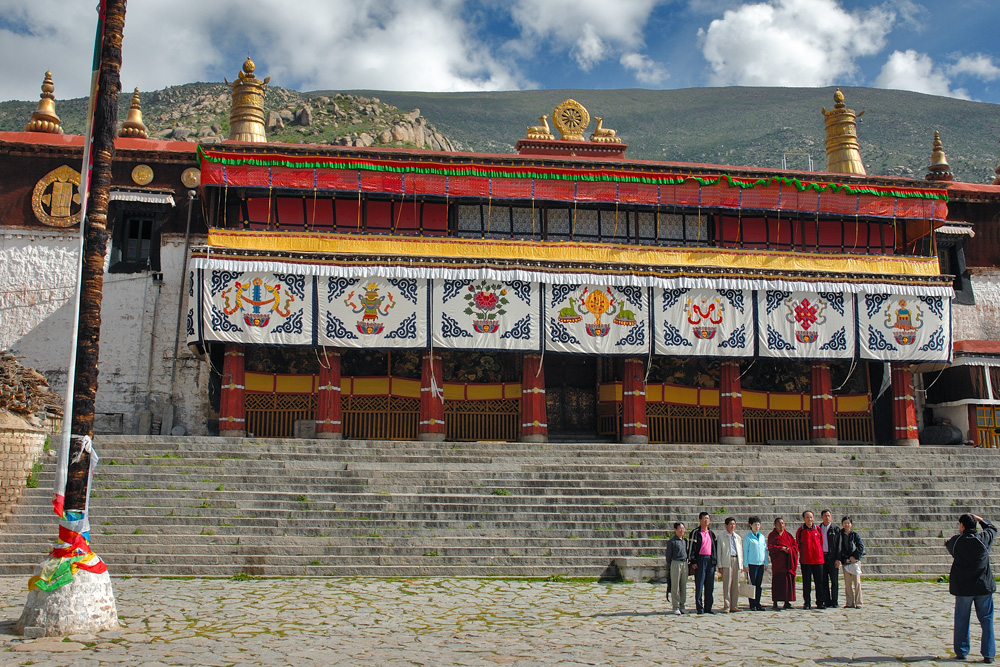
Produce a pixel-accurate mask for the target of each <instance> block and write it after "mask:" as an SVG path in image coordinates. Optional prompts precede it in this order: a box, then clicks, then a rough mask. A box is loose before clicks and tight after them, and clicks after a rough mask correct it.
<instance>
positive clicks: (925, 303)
mask: <svg viewBox="0 0 1000 667" xmlns="http://www.w3.org/2000/svg"><path fill="white" fill-rule="evenodd" d="M858 336H859V337H860V339H861V358H862V359H877V360H879V361H950V360H951V348H952V341H951V299H947V298H945V297H941V296H907V295H902V294H863V295H859V297H858Z"/></svg>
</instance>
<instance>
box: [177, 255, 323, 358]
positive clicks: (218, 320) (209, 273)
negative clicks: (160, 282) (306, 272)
mask: <svg viewBox="0 0 1000 667" xmlns="http://www.w3.org/2000/svg"><path fill="white" fill-rule="evenodd" d="M204 274H205V275H204V278H205V280H203V281H202V313H201V316H202V318H203V321H202V323H201V324H202V326H201V331H202V336H203V339H204V340H212V341H222V342H226V343H241V344H244V345H309V344H311V343H312V341H313V291H314V285H313V277H312V276H303V275H297V274H289V273H269V272H259V271H224V270H220V269H209V270H206V271H204ZM192 319H193V317H192ZM188 330H189V332H190V331H193V326H189V327H188Z"/></svg>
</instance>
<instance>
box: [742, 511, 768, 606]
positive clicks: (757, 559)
mask: <svg viewBox="0 0 1000 667" xmlns="http://www.w3.org/2000/svg"><path fill="white" fill-rule="evenodd" d="M747 523H748V524H749V525H750V532H749V533H747V534H746V535H744V536H743V564H744V565H745V568H744V571H749V574H750V583H751V584H753V585H754V586H756V587H757V590H756V593H757V595H756V596H755V597H754V599H753V600H750V611H766V610H765V609H764V607H762V606H761V604H760V593H761V589H762V586H761V584H762V583H763V581H764V568H766V567H767V564H768V558H767V536H766V535H764V534H763V533H761V532H760V518H759V517H755V516H752V517H750V519H749V520H748V521H747Z"/></svg>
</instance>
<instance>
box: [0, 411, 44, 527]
mask: <svg viewBox="0 0 1000 667" xmlns="http://www.w3.org/2000/svg"><path fill="white" fill-rule="evenodd" d="M0 417H2V419H0V523H3V522H5V521H6V520H7V518H8V517H9V516H10V513H11V512H12V511H13V509H14V506H15V505H17V501H18V500H19V499H20V498H21V493H22V492H23V491H24V489H25V486H26V484H27V481H28V475H29V474H30V473H31V467H32V465H33V464H34V463H35V461H38V460H39V458H40V457H41V456H42V450H43V448H44V446H45V433H43V432H42V431H38V430H35V429H33V428H31V427H30V426H29V425H28V423H27V422H25V421H23V420H22V419H20V418H19V417H15V416H13V415H11V414H9V413H7V412H4V413H2V414H0Z"/></svg>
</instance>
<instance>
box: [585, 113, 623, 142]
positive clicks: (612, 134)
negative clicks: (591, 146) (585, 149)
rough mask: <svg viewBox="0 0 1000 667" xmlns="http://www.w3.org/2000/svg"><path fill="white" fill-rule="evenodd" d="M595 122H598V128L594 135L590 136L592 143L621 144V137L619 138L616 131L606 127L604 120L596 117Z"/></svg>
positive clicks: (595, 129)
mask: <svg viewBox="0 0 1000 667" xmlns="http://www.w3.org/2000/svg"><path fill="white" fill-rule="evenodd" d="M594 120H596V121H597V126H596V127H595V128H594V133H593V134H592V135H590V140H591V141H597V142H601V143H606V144H620V143H621V141H622V140H621V137H619V136H617V134H618V133H617V132H616V131H615V130H612V129H609V128H606V127H604V119H603V118H601V117H600V116H594Z"/></svg>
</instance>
